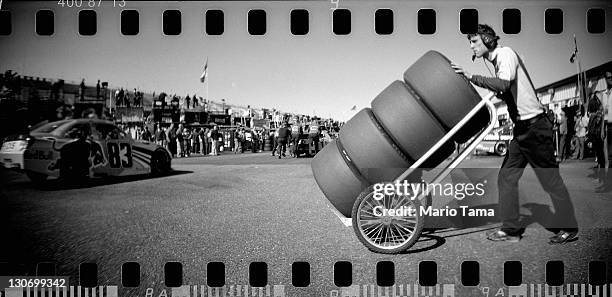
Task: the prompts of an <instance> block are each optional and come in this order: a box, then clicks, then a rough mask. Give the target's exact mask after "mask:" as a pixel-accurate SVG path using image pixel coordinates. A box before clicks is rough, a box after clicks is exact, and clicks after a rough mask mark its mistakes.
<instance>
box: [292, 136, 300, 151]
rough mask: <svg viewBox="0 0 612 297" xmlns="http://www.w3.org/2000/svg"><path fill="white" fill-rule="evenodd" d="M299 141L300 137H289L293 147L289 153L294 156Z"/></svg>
mask: <svg viewBox="0 0 612 297" xmlns="http://www.w3.org/2000/svg"><path fill="white" fill-rule="evenodd" d="M299 140H300V136H299V135H297V134H295V135H293V134H292V135H291V144H292V145H293V148H292V149H291V153H292V154H293V155H294V156H296V153H297V151H298V142H299Z"/></svg>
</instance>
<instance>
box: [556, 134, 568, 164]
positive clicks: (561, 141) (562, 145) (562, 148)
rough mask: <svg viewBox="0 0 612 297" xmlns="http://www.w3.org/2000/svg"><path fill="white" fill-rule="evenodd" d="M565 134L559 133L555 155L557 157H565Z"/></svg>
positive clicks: (562, 158)
mask: <svg viewBox="0 0 612 297" xmlns="http://www.w3.org/2000/svg"><path fill="white" fill-rule="evenodd" d="M566 136H567V134H559V152H558V153H557V157H559V158H560V159H561V160H565V159H566V154H565V152H566V151H567V150H566V149H565V138H566Z"/></svg>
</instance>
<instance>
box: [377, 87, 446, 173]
mask: <svg viewBox="0 0 612 297" xmlns="http://www.w3.org/2000/svg"><path fill="white" fill-rule="evenodd" d="M372 113H374V116H375V117H376V119H377V120H378V121H379V122H380V125H381V126H382V127H383V128H384V129H385V131H387V132H388V134H389V136H390V137H391V139H393V141H394V142H395V143H396V144H397V145H398V146H399V147H400V149H401V150H402V151H403V152H405V153H406V154H407V155H408V156H409V157H410V158H411V159H412V160H418V159H419V158H421V157H422V156H423V155H425V153H426V152H427V151H428V150H429V149H430V148H431V147H433V146H434V145H435V144H436V143H437V142H438V141H439V140H440V139H442V137H444V135H445V134H446V131H445V130H444V128H442V126H441V125H440V124H439V123H438V121H437V120H436V118H435V117H434V116H433V115H432V114H431V113H430V112H429V110H428V109H427V107H426V106H424V105H423V103H422V102H420V101H419V100H417V99H416V98H414V96H413V95H412V94H411V93H410V91H409V89H408V87H407V86H406V84H405V83H404V82H402V81H399V80H397V81H394V82H393V83H391V84H390V85H389V86H388V87H387V88H385V89H384V90H383V91H382V92H381V93H380V94H379V95H378V96H376V98H374V100H373V101H372ZM454 150H455V143H454V142H453V141H452V140H449V141H448V142H447V143H445V144H444V145H443V146H442V147H440V148H439V149H438V151H436V152H435V153H434V154H433V155H432V156H431V157H430V158H429V159H428V160H427V161H425V163H423V165H422V166H421V167H422V168H433V167H436V166H437V165H439V164H440V163H441V162H442V161H444V160H445V159H446V158H448V156H450V155H451V154H452V153H453V151H454Z"/></svg>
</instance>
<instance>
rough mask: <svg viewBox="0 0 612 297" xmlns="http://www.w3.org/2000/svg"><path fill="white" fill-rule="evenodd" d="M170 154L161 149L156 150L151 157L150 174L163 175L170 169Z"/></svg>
mask: <svg viewBox="0 0 612 297" xmlns="http://www.w3.org/2000/svg"><path fill="white" fill-rule="evenodd" d="M171 169H172V168H171V161H170V156H169V155H168V154H167V153H165V152H163V151H156V152H154V153H153V157H151V174H153V175H164V174H168V173H169V172H170V170H171Z"/></svg>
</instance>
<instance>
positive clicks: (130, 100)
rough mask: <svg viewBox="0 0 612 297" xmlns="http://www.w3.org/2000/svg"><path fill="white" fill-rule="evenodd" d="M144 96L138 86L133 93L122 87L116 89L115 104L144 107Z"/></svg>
mask: <svg viewBox="0 0 612 297" xmlns="http://www.w3.org/2000/svg"><path fill="white" fill-rule="evenodd" d="M143 97H144V93H143V92H140V91H138V90H136V88H134V91H133V92H132V93H130V92H129V91H128V90H123V88H121V89H119V90H117V91H115V106H125V107H131V106H133V107H142V101H143Z"/></svg>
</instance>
